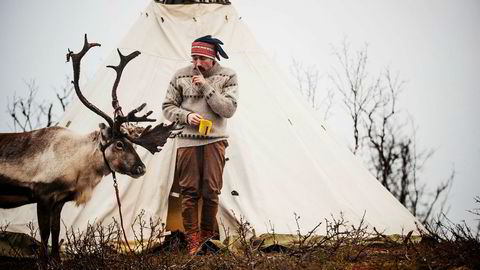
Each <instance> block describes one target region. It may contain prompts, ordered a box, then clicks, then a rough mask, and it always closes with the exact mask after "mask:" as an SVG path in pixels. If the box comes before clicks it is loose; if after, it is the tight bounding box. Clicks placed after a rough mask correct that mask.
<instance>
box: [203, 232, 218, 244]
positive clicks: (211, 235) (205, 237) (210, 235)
mask: <svg viewBox="0 0 480 270" xmlns="http://www.w3.org/2000/svg"><path fill="white" fill-rule="evenodd" d="M215 237H217V233H216V232H214V231H205V230H201V231H200V240H201V243H202V244H203V243H205V242H207V241H209V240H212V239H214V238H215Z"/></svg>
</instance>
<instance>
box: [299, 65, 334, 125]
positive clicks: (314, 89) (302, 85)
mask: <svg viewBox="0 0 480 270" xmlns="http://www.w3.org/2000/svg"><path fill="white" fill-rule="evenodd" d="M290 70H291V72H292V75H293V77H294V78H295V81H296V83H297V88H298V90H299V91H300V93H301V94H302V95H303V96H304V97H305V98H306V99H307V102H308V104H309V105H310V106H311V107H312V108H313V109H314V110H317V111H320V112H321V114H322V117H323V120H327V119H328V117H329V114H330V110H331V108H332V106H333V99H334V91H333V90H332V89H327V90H326V91H325V92H323V93H319V91H318V82H319V80H320V73H319V72H318V70H317V69H316V68H315V67H313V66H311V67H308V68H305V67H304V66H303V65H302V64H301V63H300V62H299V61H297V60H295V59H293V58H292V63H291V65H290Z"/></svg>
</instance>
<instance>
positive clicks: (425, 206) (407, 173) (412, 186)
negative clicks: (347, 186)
mask: <svg viewBox="0 0 480 270" xmlns="http://www.w3.org/2000/svg"><path fill="white" fill-rule="evenodd" d="M349 50H350V49H349V47H348V45H347V43H346V41H344V42H343V44H342V46H341V48H340V50H335V52H334V54H335V56H336V58H337V60H338V62H339V65H340V67H341V71H340V72H339V71H337V70H335V71H334V74H333V75H331V76H330V79H331V81H332V82H333V84H334V85H335V87H336V89H337V90H338V92H340V93H341V97H342V101H343V104H344V105H345V107H346V108H347V111H348V113H349V115H350V118H351V119H352V127H353V138H354V146H353V148H352V151H353V153H354V154H357V155H360V156H362V157H366V158H367V159H368V160H369V164H370V165H371V171H372V173H373V174H374V175H375V176H376V178H377V179H378V181H380V182H381V183H382V185H383V186H384V187H385V188H386V189H387V190H388V191H390V193H392V194H393V195H394V196H395V197H396V198H397V199H398V200H399V202H400V203H402V204H403V205H404V206H405V207H407V209H409V210H410V211H411V212H412V214H413V215H415V216H416V217H418V218H419V220H420V221H421V222H422V223H425V222H428V221H429V219H430V218H431V217H432V215H433V212H434V211H435V209H436V208H438V210H439V211H441V212H443V211H444V210H445V204H446V200H447V196H448V192H449V188H450V187H451V185H452V183H453V179H454V176H455V171H454V170H452V173H451V175H450V176H449V177H448V178H447V180H445V181H444V182H442V183H441V184H439V185H438V186H437V187H436V188H435V190H434V191H433V192H428V189H427V186H426V184H424V183H422V181H420V179H419V178H420V177H419V172H421V171H422V169H423V167H424V164H425V163H426V162H427V160H428V159H429V158H430V157H431V156H432V155H433V151H432V150H422V151H418V149H417V143H416V136H415V135H416V129H415V127H414V123H413V120H412V119H411V118H410V121H406V120H404V117H402V116H403V115H402V114H401V113H400V111H399V110H398V108H397V102H398V99H399V95H400V93H401V92H402V90H403V87H404V85H405V82H404V81H403V80H400V79H399V76H398V74H397V75H395V76H393V75H392V72H391V71H390V68H386V69H385V71H384V72H383V73H381V74H379V75H375V76H373V75H370V74H368V72H367V68H368V65H367V64H368V62H367V59H368V52H367V46H365V47H363V48H362V49H361V50H360V51H358V52H357V53H356V54H355V56H353V57H352V56H350V53H349ZM408 122H410V125H408Z"/></svg>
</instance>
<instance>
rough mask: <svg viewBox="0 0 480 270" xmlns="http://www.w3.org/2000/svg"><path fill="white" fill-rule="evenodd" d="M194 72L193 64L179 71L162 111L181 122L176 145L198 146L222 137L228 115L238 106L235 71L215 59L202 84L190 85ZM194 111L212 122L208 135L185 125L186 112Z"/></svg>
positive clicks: (224, 133)
mask: <svg viewBox="0 0 480 270" xmlns="http://www.w3.org/2000/svg"><path fill="white" fill-rule="evenodd" d="M195 74H197V73H196V71H195V70H194V69H193V67H192V66H188V67H184V68H182V69H180V70H178V71H177V72H176V73H175V75H174V76H173V78H172V80H171V81H170V84H169V86H168V90H167V94H166V97H165V100H164V102H163V104H162V110H163V114H164V115H165V117H166V118H167V119H168V120H170V121H177V122H178V123H179V124H182V125H184V126H185V127H184V129H183V132H182V134H180V135H179V136H177V145H178V147H188V146H200V145H205V144H209V143H213V142H216V141H221V140H225V139H226V138H228V135H227V118H230V117H232V116H233V114H234V113H235V111H236V109H237V100H238V84H237V75H236V73H235V71H233V70H232V69H229V68H225V67H222V66H220V64H219V63H218V62H216V63H215V64H214V66H213V67H212V68H211V69H210V70H208V71H207V72H205V73H204V74H203V75H204V77H205V80H206V83H205V84H204V85H203V87H200V88H199V87H197V86H195V85H193V84H192V76H193V75H195ZM191 112H195V113H198V114H200V115H201V116H203V118H204V119H208V120H210V121H212V123H213V125H212V130H211V132H210V134H209V135H206V136H205V135H201V134H200V133H199V132H198V126H196V127H194V126H191V125H188V124H187V115H188V114H189V113H191Z"/></svg>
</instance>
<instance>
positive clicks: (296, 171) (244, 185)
mask: <svg viewBox="0 0 480 270" xmlns="http://www.w3.org/2000/svg"><path fill="white" fill-rule="evenodd" d="M207 34H211V35H213V36H215V37H218V38H220V39H221V40H222V41H223V42H224V43H225V46H224V48H225V51H226V52H227V53H228V55H229V56H230V59H228V60H222V64H223V65H224V66H227V67H230V68H233V69H234V70H235V71H236V72H237V74H238V77H239V87H240V88H239V91H240V99H239V106H238V110H237V112H236V114H235V116H234V117H233V118H232V119H230V120H229V127H228V129H229V133H230V138H229V144H230V146H229V147H228V148H227V154H226V155H227V158H228V161H227V162H226V165H225V172H224V187H223V190H222V194H221V196H220V204H221V205H220V210H219V214H218V216H217V219H218V223H219V224H222V226H223V227H224V228H229V229H230V232H234V231H235V228H236V227H237V226H238V222H239V219H240V217H242V218H243V219H244V220H246V221H248V222H249V223H250V224H251V226H252V227H253V228H254V229H255V230H256V233H257V234H261V233H267V232H269V231H270V230H271V229H272V226H274V229H275V232H276V233H295V232H296V230H297V225H296V220H295V218H294V213H296V214H297V215H299V216H301V219H300V220H299V222H300V223H301V226H302V228H305V229H311V228H313V227H314V226H315V225H316V224H318V222H319V221H322V220H323V219H324V218H329V217H331V216H332V215H333V216H336V215H339V214H340V213H342V214H343V216H344V218H345V219H346V220H348V221H349V222H351V223H352V224H358V223H359V222H360V220H362V218H364V222H365V224H367V225H369V226H370V227H371V228H372V227H375V228H376V229H377V230H379V231H383V232H385V233H386V234H394V233H402V232H404V231H410V230H416V224H415V222H416V219H415V218H414V217H413V216H412V215H411V214H410V213H409V212H408V210H407V209H406V208H405V207H403V206H402V205H401V204H400V203H399V202H398V201H397V200H396V199H395V198H394V197H393V196H392V195H391V194H390V193H389V192H388V191H387V190H386V189H385V188H384V187H383V186H382V185H381V184H380V183H379V182H378V181H377V180H376V179H375V178H374V177H373V176H372V175H371V174H370V173H369V172H368V170H367V169H366V168H365V167H364V166H363V165H362V163H361V162H360V161H359V160H357V158H356V157H355V156H354V155H353V154H352V153H351V152H350V151H349V150H348V149H347V147H345V146H344V145H342V144H340V143H338V142H337V141H336V140H335V138H334V137H332V136H331V134H329V130H328V128H326V126H325V125H322V124H320V122H319V121H318V119H316V118H315V116H314V113H313V111H312V110H311V109H310V108H309V107H308V106H307V105H305V103H304V102H303V101H302V100H301V99H300V98H299V97H298V96H297V93H296V92H297V91H293V90H292V89H293V87H292V86H291V85H290V84H289V82H288V81H287V80H286V79H285V76H283V75H282V71H280V70H279V68H278V67H277V66H276V65H275V64H274V63H273V62H272V61H271V60H270V59H269V58H268V57H267V55H266V53H265V52H264V51H263V50H262V49H261V48H260V46H259V45H258V44H257V42H256V41H255V38H254V37H253V36H252V33H251V32H250V31H249V29H248V27H247V26H246V24H245V23H244V22H243V21H242V19H241V18H240V17H239V15H238V14H237V13H236V11H235V9H234V7H233V6H232V5H224V4H198V3H197V4H189V5H185V4H178V5H168V4H162V3H157V2H152V3H151V4H150V5H149V6H148V7H147V9H146V10H145V11H144V12H143V13H141V14H140V16H139V18H138V20H137V22H136V23H135V24H134V26H133V28H132V29H131V30H130V31H129V32H128V34H127V35H126V36H125V38H124V39H123V40H122V41H121V42H120V43H119V44H118V48H119V49H120V50H121V51H122V52H123V53H124V54H127V53H130V52H132V51H135V50H139V51H140V52H141V55H140V56H139V57H137V58H135V59H134V60H133V61H131V63H129V64H128V66H127V67H126V69H125V71H124V74H123V76H122V80H121V82H120V86H119V88H118V95H119V101H120V103H121V105H122V107H123V109H124V112H126V111H129V110H131V109H133V108H135V107H136V106H138V105H140V104H141V103H143V102H147V109H148V110H153V111H154V112H155V114H154V115H153V116H154V117H156V118H158V119H159V120H160V121H161V120H162V113H161V104H162V101H163V98H164V96H165V91H166V89H167V86H168V82H169V81H170V79H171V76H172V75H173V73H174V72H175V71H176V70H177V69H178V68H181V67H184V66H186V65H189V64H190V55H189V52H190V45H191V42H192V41H193V40H194V39H195V38H198V37H200V36H203V35H207ZM92 41H96V40H92ZM94 53H95V51H94V49H92V50H91V51H90V52H89V54H94ZM89 54H87V56H86V57H87V58H88V57H89ZM117 62H118V55H117V52H116V51H113V52H112V53H111V54H110V56H109V57H108V58H107V59H106V61H105V65H110V64H116V63H117ZM114 79H115V73H114V72H113V71H112V70H110V69H107V68H100V69H99V71H98V72H97V73H96V75H95V76H94V77H93V78H92V79H91V80H90V81H89V82H88V83H87V84H86V85H85V87H83V92H84V94H85V96H86V97H87V99H89V100H90V101H91V102H92V103H94V104H95V105H96V106H97V107H99V108H100V109H102V110H103V111H105V112H111V110H112V109H111V97H110V89H111V87H112V84H113V81H114ZM102 120H103V119H101V118H100V117H98V116H97V115H95V114H93V113H92V112H90V111H89V110H88V109H86V108H85V107H84V106H83V105H82V104H81V103H80V102H78V100H76V101H75V102H74V103H73V104H72V105H71V106H70V108H69V109H68V111H67V112H66V113H65V115H64V116H63V120H62V121H61V123H60V125H62V126H67V125H68V127H69V128H70V129H72V130H74V131H77V132H79V133H88V132H90V131H92V130H95V129H96V128H97V127H98V123H100V122H102ZM137 150H138V152H139V154H140V156H141V158H142V160H143V161H144V163H145V164H146V166H147V173H146V174H145V175H144V176H143V177H142V178H139V179H131V178H129V177H127V176H123V175H119V176H118V178H119V180H118V182H119V187H120V198H121V201H122V211H123V216H124V222H125V224H126V225H127V226H126V227H127V237H128V238H129V239H133V237H134V236H133V232H132V230H131V229H130V226H129V224H132V222H133V221H134V219H135V217H136V216H137V215H138V214H139V213H140V212H141V211H144V213H145V216H144V217H145V218H149V217H153V218H160V219H161V220H163V221H164V222H165V223H166V226H167V229H168V230H177V229H180V230H181V229H182V225H181V222H180V219H181V216H180V210H179V200H178V198H176V197H175V196H172V195H175V192H176V186H175V185H174V183H173V182H174V181H173V180H174V179H173V168H174V165H175V141H174V140H170V141H169V142H168V143H167V144H166V145H165V147H164V149H163V150H162V152H160V153H158V154H156V155H151V154H150V153H148V152H147V151H146V150H144V149H137ZM235 194H238V195H235ZM117 211H118V210H117V203H116V199H115V193H114V188H113V187H112V180H111V176H107V177H105V179H103V181H102V182H101V183H100V184H99V185H98V186H97V187H96V189H95V190H94V193H93V196H92V200H91V201H90V202H88V203H87V204H86V205H85V206H80V207H76V206H75V205H74V203H67V204H66V205H65V207H64V209H63V211H62V220H63V222H64V223H65V225H67V227H68V228H72V227H73V228H75V229H76V230H79V231H82V230H85V229H86V227H87V224H88V223H94V222H100V223H104V224H109V223H111V222H112V217H117V215H118V212H117ZM0 219H1V220H2V222H3V221H7V222H8V223H9V227H8V229H9V230H10V231H15V232H28V228H27V226H26V224H27V223H28V222H30V221H34V222H36V206H35V205H26V206H23V207H20V208H16V209H10V210H4V209H2V210H0ZM320 232H321V231H320ZM220 233H221V237H225V235H224V230H223V229H220ZM64 234H65V230H64V229H63V228H62V232H61V237H64Z"/></svg>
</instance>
